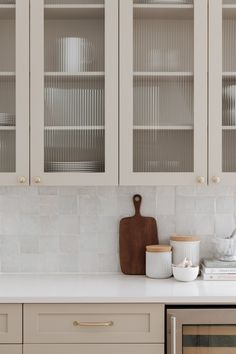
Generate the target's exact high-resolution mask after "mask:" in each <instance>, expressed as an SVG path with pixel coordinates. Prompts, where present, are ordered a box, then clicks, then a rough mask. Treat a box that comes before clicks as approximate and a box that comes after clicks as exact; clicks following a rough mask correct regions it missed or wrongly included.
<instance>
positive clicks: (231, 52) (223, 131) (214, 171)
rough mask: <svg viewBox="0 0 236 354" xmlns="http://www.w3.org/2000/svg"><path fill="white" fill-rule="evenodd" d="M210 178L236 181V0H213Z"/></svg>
mask: <svg viewBox="0 0 236 354" xmlns="http://www.w3.org/2000/svg"><path fill="white" fill-rule="evenodd" d="M209 18H210V22H209V30H210V40H209V56H210V57H209V73H210V80H209V85H210V86H209V112H210V171H209V175H210V181H211V183H226V184H228V183H233V184H235V173H236V154H235V151H236V45H235V43H236V1H235V0H216V1H215V0H210V12H209Z"/></svg>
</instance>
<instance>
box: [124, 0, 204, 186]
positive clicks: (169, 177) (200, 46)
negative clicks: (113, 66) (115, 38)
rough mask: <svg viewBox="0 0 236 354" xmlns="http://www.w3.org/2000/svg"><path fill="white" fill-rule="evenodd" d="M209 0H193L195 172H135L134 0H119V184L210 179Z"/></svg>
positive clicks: (172, 182) (188, 181)
mask: <svg viewBox="0 0 236 354" xmlns="http://www.w3.org/2000/svg"><path fill="white" fill-rule="evenodd" d="M207 7H208V4H207V1H205V0H194V172H190V173H188V172H179V173H172V172H163V173H159V172H153V173H148V172H145V173H139V172H138V173H137V172H133V1H132V0H120V184H121V185H178V184H182V185H185V184H195V183H196V182H197V179H198V177H199V176H202V177H204V178H205V182H207V52H208V51H207V33H208V30H207V28H208V19H207Z"/></svg>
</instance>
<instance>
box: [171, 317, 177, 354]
mask: <svg viewBox="0 0 236 354" xmlns="http://www.w3.org/2000/svg"><path fill="white" fill-rule="evenodd" d="M170 348H171V354H177V351H176V317H175V316H171V318H170Z"/></svg>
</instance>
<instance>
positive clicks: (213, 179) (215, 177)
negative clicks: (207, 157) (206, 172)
mask: <svg viewBox="0 0 236 354" xmlns="http://www.w3.org/2000/svg"><path fill="white" fill-rule="evenodd" d="M212 182H213V183H216V184H218V183H220V177H219V176H213V177H212Z"/></svg>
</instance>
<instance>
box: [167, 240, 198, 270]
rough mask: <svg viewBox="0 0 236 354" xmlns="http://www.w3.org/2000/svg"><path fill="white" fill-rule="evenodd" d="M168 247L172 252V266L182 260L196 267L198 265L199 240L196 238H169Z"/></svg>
mask: <svg viewBox="0 0 236 354" xmlns="http://www.w3.org/2000/svg"><path fill="white" fill-rule="evenodd" d="M170 245H171V246H172V251H173V264H175V265H177V264H179V263H181V262H182V261H183V260H184V258H188V259H190V260H191V261H192V263H193V265H195V266H197V265H199V263H200V238H199V237H197V236H176V235H175V236H171V238H170Z"/></svg>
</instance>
